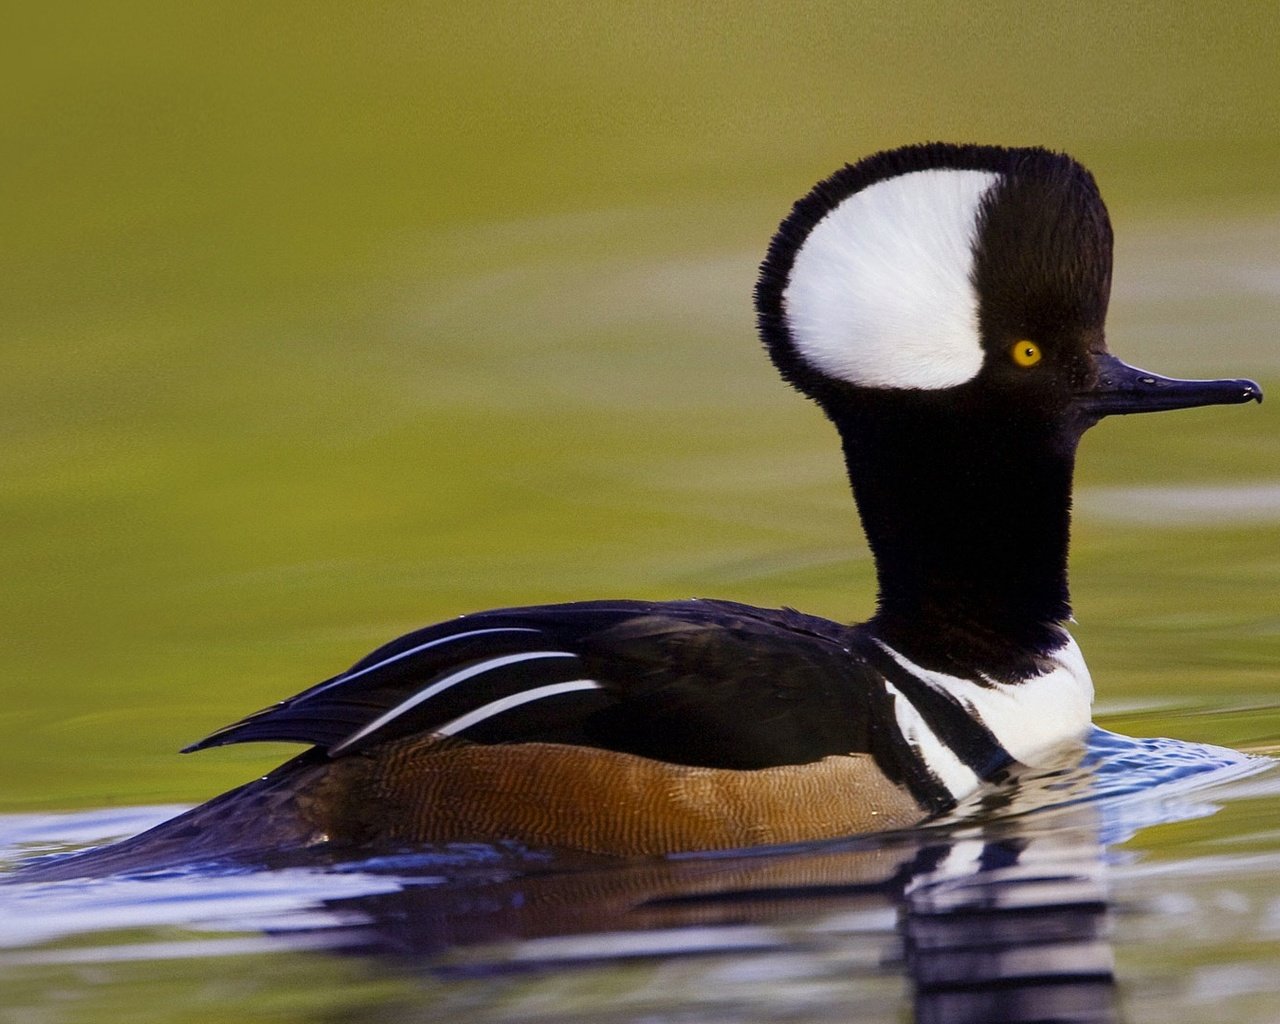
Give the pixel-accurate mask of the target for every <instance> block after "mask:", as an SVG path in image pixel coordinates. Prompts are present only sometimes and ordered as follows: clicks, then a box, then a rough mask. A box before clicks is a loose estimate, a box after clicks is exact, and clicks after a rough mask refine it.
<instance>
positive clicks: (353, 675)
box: [308, 626, 538, 696]
mask: <svg viewBox="0 0 1280 1024" xmlns="http://www.w3.org/2000/svg"><path fill="white" fill-rule="evenodd" d="M537 632H538V630H536V629H531V628H530V627H528V626H491V627H489V628H488V629H469V630H467V631H466V632H465V633H450V634H449V635H448V636H438V637H436V638H435V639H434V640H428V641H427V642H426V643H425V644H418V646H417V647H410V648H409V649H408V650H407V651H400V652H399V653H398V654H393V655H391V656H390V657H389V658H383V659H382V660H381V661H379V662H375V663H374V664H372V665H366V666H365V667H364V668H362V669H361V670H360V671H359V672H349V673H345V674H344V675H340V676H338V678H336V679H331V680H329V682H327V683H324V684H323V685H321V686H317V687H316V688H315V689H313V690H312V691H311V692H310V693H309V694H308V696H311V694H316V693H320V692H321V691H322V690H327V689H329V687H331V686H337V685H338V684H339V683H349V682H351V680H353V679H359V678H360V677H361V676H363V675H368V674H369V673H370V672H376V671H377V670H378V669H380V668H384V667H386V666H387V665H390V664H392V663H393V662H397V661H399V660H400V659H401V658H408V657H410V656H411V655H414V654H419V653H420V652H422V651H425V650H427V649H429V648H431V647H439V646H440V645H441V644H447V643H448V642H449V641H450V640H465V639H467V637H472V636H483V635H484V634H485V633H537Z"/></svg>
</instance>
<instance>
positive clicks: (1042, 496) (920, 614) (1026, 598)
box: [833, 414, 1075, 679]
mask: <svg viewBox="0 0 1280 1024" xmlns="http://www.w3.org/2000/svg"><path fill="white" fill-rule="evenodd" d="M833 418H834V419H835V421H836V425H837V428H838V429H839V430H840V434H841V437H842V439H843V441H844V451H845V459H846V463H847V465H848V469H849V478H850V481H851V483H852V485H853V493H854V497H855V498H856V500H857V503H858V509H859V512H860V514H861V516H862V523H863V527H864V529H865V530H866V534H867V539H868V541H869V542H870V545H871V551H872V554H873V555H874V556H875V563H876V576H877V581H878V584H879V598H878V604H877V612H876V617H875V619H874V620H873V621H872V624H871V625H872V628H873V629H874V630H875V632H876V634H877V635H878V636H879V637H881V638H882V639H883V640H884V641H885V642H886V643H888V644H889V645H890V646H891V647H894V648H895V649H897V650H899V651H901V653H903V654H904V655H906V656H907V657H909V658H911V659H912V660H913V661H916V662H917V663H919V664H922V665H924V666H926V667H930V668H935V669H937V670H939V671H949V672H952V673H962V674H970V673H972V672H975V671H977V672H983V673H986V674H989V675H991V676H993V677H996V678H1003V679H1018V678H1024V677H1026V676H1030V675H1034V674H1035V673H1036V672H1037V671H1039V670H1041V668H1042V667H1043V665H1044V659H1045V656H1046V655H1047V654H1048V653H1049V652H1050V651H1052V650H1053V649H1055V648H1056V647H1058V646H1060V645H1061V644H1062V643H1063V641H1064V640H1065V635H1064V630H1063V624H1064V623H1065V622H1066V621H1067V620H1068V619H1069V618H1070V615H1071V603H1070V594H1069V591H1068V587H1067V548H1068V544H1069V537H1070V502H1071V477H1072V471H1073V469H1074V463H1075V439H1074V438H1060V437H1054V436H1051V435H1050V434H1049V433H1048V430H1049V428H1047V427H1046V428H1043V429H1041V428H1039V427H1037V426H1036V425H1034V424H1016V423H1004V422H1001V421H1000V420H999V418H998V417H988V418H985V419H981V420H979V421H977V422H975V423H972V424H968V426H969V427H971V428H975V429H969V430H966V431H956V430H955V429H954V423H952V425H951V426H952V429H951V430H950V432H949V431H948V429H947V420H946V418H945V417H942V416H939V417H938V420H937V422H936V423H933V422H930V420H931V417H930V416H929V415H927V414H925V415H912V416H909V417H908V416H901V417H894V416H884V415H873V416H861V417H858V416H852V415H851V416H846V417H833Z"/></svg>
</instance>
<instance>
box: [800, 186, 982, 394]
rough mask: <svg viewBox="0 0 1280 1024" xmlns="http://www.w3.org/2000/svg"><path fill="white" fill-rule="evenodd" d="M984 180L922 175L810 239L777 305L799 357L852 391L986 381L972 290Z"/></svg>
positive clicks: (839, 213)
mask: <svg viewBox="0 0 1280 1024" xmlns="http://www.w3.org/2000/svg"><path fill="white" fill-rule="evenodd" d="M998 180H999V175H997V174H994V173H992V172H990V171H963V170H938V169H934V170H924V171H912V172H910V173H908V174H903V175H900V176H898V177H896V178H889V179H887V180H885V181H878V182H876V183H875V184H873V185H868V186H867V187H866V188H864V189H863V190H862V191H860V192H855V193H854V194H853V195H851V196H849V198H848V199H846V200H844V202H842V203H841V204H840V205H839V206H837V207H835V209H833V210H831V211H830V212H829V213H828V214H827V215H826V216H825V217H823V218H822V220H820V221H819V222H818V223H817V224H816V225H815V226H814V228H813V230H812V231H810V232H809V236H808V237H807V238H806V239H805V240H804V242H803V244H802V245H801V246H800V249H799V250H798V251H797V252H796V256H795V260H794V262H793V264H792V268H791V276H790V278H789V280H788V281H787V287H786V291H785V292H784V293H783V308H784V310H785V313H786V319H787V326H788V327H789V328H790V331H791V337H792V339H793V341H794V343H795V346H796V351H797V352H798V354H799V355H800V356H801V357H802V358H803V359H804V360H805V361H806V362H808V363H809V364H810V365H811V366H812V367H813V368H814V369H816V370H819V371H820V372H822V373H824V374H826V375H827V376H830V377H836V378H839V379H841V380H844V381H848V382H849V383H850V384H861V385H867V386H871V387H887V388H927V389H935V388H949V387H955V386H956V385H958V384H963V383H964V382H965V381H967V380H971V379H972V378H973V377H974V376H976V375H977V373H978V371H979V370H981V369H982V356H983V353H982V344H981V341H980V339H979V333H978V296H977V293H976V291H975V289H974V286H973V282H972V281H971V280H970V277H971V274H972V271H973V243H974V238H975V235H976V232H977V218H978V206H979V203H980V202H981V201H982V197H983V196H984V195H985V194H986V192H987V190H988V189H990V188H991V186H992V185H994V184H995V183H996V182H997V181H998Z"/></svg>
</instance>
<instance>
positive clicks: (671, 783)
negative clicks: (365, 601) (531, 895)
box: [131, 143, 1262, 854]
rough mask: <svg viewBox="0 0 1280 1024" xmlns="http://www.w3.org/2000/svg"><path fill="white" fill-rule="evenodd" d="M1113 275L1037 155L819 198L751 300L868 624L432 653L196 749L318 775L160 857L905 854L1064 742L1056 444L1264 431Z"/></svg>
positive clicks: (363, 676)
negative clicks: (1151, 340)
mask: <svg viewBox="0 0 1280 1024" xmlns="http://www.w3.org/2000/svg"><path fill="white" fill-rule="evenodd" d="M1111 249H1112V235H1111V226H1110V223H1109V220H1108V216H1107V211H1106V207H1105V206H1104V205H1103V202H1102V198H1101V196H1100V195H1099V193H1098V189H1097V186H1096V185H1095V183H1094V180H1093V177H1092V176H1091V175H1090V173H1089V172H1088V171H1087V170H1086V169H1085V168H1084V167H1082V166H1081V165H1080V164H1078V163H1076V162H1075V161H1074V160H1072V159H1071V158H1069V157H1067V156H1064V155H1062V154H1058V153H1053V152H1049V151H1047V150H1043V149H1005V148H999V147H994V146H958V145H948V144H940V143H935V144H928V145H920V146H909V147H906V148H902V149H897V150H893V151H890V152H885V153H880V154H878V155H875V156H872V157H870V158H868V159H865V160H863V161H861V162H859V163H857V164H854V165H849V166H846V167H844V168H843V169H842V170H839V171H837V172H836V173H835V174H834V175H832V176H831V177H830V178H828V179H827V180H825V181H823V182H821V183H820V184H818V185H817V186H816V187H815V188H814V189H813V191H811V192H810V193H809V194H808V195H807V196H805V197H804V198H803V199H801V200H800V201H799V202H798V203H796V205H795V207H794V208H793V210H792V211H791V213H790V215H789V216H788V217H787V218H786V219H785V220H784V221H783V222H782V225H781V227H780V229H779V231H778V233H777V235H776V236H775V237H774V239H773V241H772V244H771V245H770V247H769V251H768V255H767V257H766V258H765V260H764V264H763V266H762V268H761V272H760V278H759V282H758V284H757V287H756V292H755V298H756V306H757V310H758V313H759V326H760V332H761V335H762V337H763V339H764V343H765V345H766V347H767V348H768V351H769V353H770V355H771V356H772V358H773V361H774V362H775V364H776V365H777V367H778V369H779V370H780V372H781V373H782V375H783V377H784V378H785V379H786V380H787V381H789V382H790V383H791V384H792V385H794V386H795V387H797V388H798V389H799V390H800V391H802V392H804V393H805V394H806V395H808V396H809V397H810V398H812V399H814V400H815V401H816V402H817V403H818V404H819V405H820V406H821V408H822V409H823V411H824V412H825V413H826V414H827V416H828V417H830V419H831V420H832V422H833V423H834V424H835V426H836V429H837V430H838V432H839V434H840V438H841V441H842V442H843V447H844V454H845V459H846V463H847V466H848V472H849V478H850V480H851V482H852V486H853V493H854V497H855V499H856V501H857V506H858V509H859V512H860V513H861V517H862V522H863V526H864V528H865V530H866V533H867V536H868V539H869V541H870V546H871V550H872V552H873V554H874V556H875V565H876V576H877V581H878V587H879V598H878V603H877V608H876V613H875V615H874V617H873V618H872V619H870V620H869V621H868V622H866V623H863V624H861V625H856V626H846V625H841V624H838V623H835V622H830V621H827V620H824V619H820V618H815V617H812V616H809V615H804V614H801V613H800V612H797V611H793V610H790V609H780V610H772V609H761V608H753V607H748V606H745V605H741V604H734V603H730V602H726V601H712V600H688V601H673V602H663V603H651V602H641V601H600V602H587V603H579V604H564V605H548V606H541V607H530V608H514V609H504V610H499V611H487V612H480V613H478V614H474V615H466V616H463V617H461V618H458V619H454V620H452V621H450V622H445V623H441V624H439V625H435V626H430V627H427V628H426V629H422V630H419V631H417V632H414V633H410V634H408V635H407V636H403V637H401V638H400V639H398V640H394V641H392V642H391V643H389V644H387V645H386V646H384V647H382V648H380V649H379V650H377V651H374V652H373V653H372V654H370V655H369V656H368V657H366V658H364V659H363V660H362V661H360V662H358V663H357V664H356V665H355V666H353V667H352V668H351V669H349V670H347V671H346V672H344V673H342V674H341V675H338V676H335V677H333V678H332V679H329V680H328V681H327V682H323V683H320V684H319V685H317V686H314V687H312V688H311V689H309V690H306V691H304V692H303V693H301V694H298V695H297V696H295V697H292V698H290V699H288V700H285V701H283V702H281V703H279V704H276V705H274V706H272V707H269V708H266V709H264V710H262V711H259V712H257V713H256V714H253V715H250V716H249V717H247V718H245V719H243V720H242V721H240V722H237V723H235V724H233V725H229V726H227V727H226V728H223V729H221V730H219V731H218V732H216V733H214V734H213V735H211V736H209V737H208V738H207V739H204V740H201V741H200V742H199V743H195V744H193V745H192V746H190V747H188V748H187V750H198V749H202V748H205V747H214V746H220V745H222V744H226V743H239V742H244V741H250V740H285V741H297V742H302V743H308V744H312V748H311V749H310V750H308V751H307V752H306V753H304V754H302V755H301V756H299V757H297V758H295V759H294V760H292V761H290V762H288V763H287V764H285V765H282V766H281V767H280V768H278V769H276V770H275V771H274V772H272V773H271V774H270V775H268V776H267V777H266V778H265V779H262V780H258V781H256V782H252V783H249V784H248V785H247V786H244V787H241V788H240V789H238V790H234V791H232V792H231V793H228V794H224V796H222V797H220V798H217V799H216V800H214V801H211V802H210V803H209V804H206V805H204V806H203V807H201V808H196V809H195V810H194V811H191V812H188V814H187V815H184V816H182V817H180V818H178V819H175V821H174V822H171V823H168V824H166V825H162V826H160V827H159V829H157V830H155V839H157V840H160V839H163V838H164V837H166V836H173V837H178V836H182V837H184V840H183V841H184V842H187V843H188V844H189V845H191V846H192V848H194V849H201V848H205V849H216V848H217V847H218V843H217V841H216V840H215V839H214V838H213V833H214V832H217V831H222V832H224V833H225V832H227V831H228V830H229V829H230V826H231V825H232V824H235V825H236V826H237V827H238V828H239V830H240V831H241V832H243V831H246V826H247V831H250V832H253V833H254V834H255V839H256V841H258V842H260V843H262V842H290V841H292V842H305V843H310V842H336V843H363V842H368V841H391V842H432V841H452V840H496V839H510V840H516V841H521V842H525V843H531V844H537V845H549V846H558V847H570V848H576V849H582V850H587V851H594V852H600V853H610V854H653V853H666V852H672V851H679V850H690V849H700V848H713V847H736V846H746V845H751V844H760V843H775V842H789V841H797V840H804V839H813V838H822V837H830V836H838V835H844V834H849V833H853V832H859V831H869V830H876V829H883V828H892V827H901V826H906V825H909V824H913V823H916V822H919V821H921V820H923V819H925V818H927V817H929V816H932V815H935V814H938V813H940V812H943V811H946V810H948V809H949V808H952V807H954V806H955V805H956V803H957V801H959V800H961V799H963V798H964V797H966V796H968V795H969V794H971V793H972V792H974V791H975V790H976V789H978V787H979V786H980V785H982V784H983V783H984V782H988V781H993V780H999V779H1000V778H1001V777H1002V776H1003V775H1004V773H1005V772H1006V771H1007V770H1008V769H1009V768H1010V767H1011V766H1013V765H1015V763H1023V764H1034V763H1036V762H1037V761H1039V760H1041V759H1043V758H1045V757H1046V756H1047V755H1049V754H1050V753H1051V752H1053V751H1055V750H1057V749H1059V748H1062V747H1063V746H1064V745H1067V744H1070V743H1073V742H1077V741H1078V740H1079V739H1080V738H1081V737H1082V735H1083V734H1084V732H1085V730H1086V729H1087V727H1088V725H1089V720H1090V704H1091V701H1092V696H1093V686H1092V682H1091V681H1090V678H1089V673H1088V670H1087V669H1086V667H1085V664H1084V660H1083V658H1082V657H1081V654H1080V651H1079V648H1078V647H1077V646H1076V644H1075V642H1074V641H1073V640H1072V638H1071V637H1070V635H1069V634H1068V633H1067V630H1066V628H1065V623H1066V622H1067V621H1068V620H1069V618H1070V605H1069V599H1068V591H1067V544H1068V530H1069V517H1070V504H1071V475H1072V469H1073V465H1074V460H1075V452H1076V446H1077V443H1078V441H1079V439H1080V437H1081V435H1082V434H1083V432H1084V431H1085V430H1086V429H1087V428H1088V427H1090V426H1091V425H1093V424H1094V423H1096V422H1097V421H1098V420H1099V419H1100V418H1101V417H1103V416H1106V415H1110V414H1113V413H1134V412H1145V411H1151V410H1159V409H1176V408H1184V407H1190V406H1200V405H1213V404H1228V403H1240V402H1247V401H1260V400H1261V398H1262V393H1261V390H1260V389H1259V387H1258V386H1257V385H1256V384H1255V383H1253V382H1252V381H1248V380H1212V381H1187V380H1172V379H1169V378H1165V377H1159V376H1156V375H1154V374H1150V373H1147V372H1146V371H1144V370H1138V369H1135V368H1133V367H1130V366H1128V365H1126V364H1125V363H1123V362H1121V361H1120V360H1119V359H1117V358H1116V357H1114V356H1112V355H1111V354H1109V353H1108V351H1107V348H1106V343H1105V340H1104V334H1103V325H1104V319H1105V315H1106V310H1107V301H1108V296H1109V292H1110V286H1111ZM145 838H146V837H145V836H143V837H138V840H141V839H145ZM225 838H226V837H225V835H224V836H223V840H224V841H223V843H222V845H223V846H225V845H226V842H225ZM138 840H133V841H131V842H132V843H136V842H138Z"/></svg>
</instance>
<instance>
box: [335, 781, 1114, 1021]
mask: <svg viewBox="0 0 1280 1024" xmlns="http://www.w3.org/2000/svg"><path fill="white" fill-rule="evenodd" d="M363 867H364V868H365V869H366V870H368V869H369V868H370V867H372V865H370V864H368V863H366V864H365V865H363ZM401 867H402V868H403V865H401ZM1102 874H1103V872H1102V847H1101V845H1100V843H1099V840H1098V827H1097V816H1096V814H1095V812H1094V809H1093V808H1091V807H1087V806H1086V807H1082V808H1079V809H1076V810H1074V811H1072V812H1070V813H1069V814H1065V815H1063V816H1061V817H1060V819H1059V820H1058V821H1056V822H1055V825H1054V827H1053V828H1052V829H1051V830H1048V831H1045V832H1042V833H1038V834H1034V835H1032V834H1028V833H1027V831H1026V830H1025V829H1020V828H1017V827H1013V826H1011V824H1010V823H1009V822H1003V823H1002V822H999V821H996V822H993V823H991V824H988V825H979V826H968V827H958V828H954V829H946V828H943V829H936V830H930V831H928V832H926V833H923V834H915V835H912V834H902V835H896V836H893V837H882V838H880V839H879V840H878V841H876V842H874V843H873V842H870V841H868V842H865V843H864V842H856V841H850V842H847V843H842V844H826V847H825V848H824V849H822V850H813V849H808V850H799V849H798V850H796V851H793V852H789V853H781V854H780V853H777V852H774V853H772V854H767V855H764V854H752V855H735V856H717V857H689V858H682V859H677V860H669V861H662V862H656V863H644V864H635V865H629V866H625V867H616V866H615V867H612V868H600V869H596V870H583V871H575V872H571V873H560V872H554V871H553V872H549V873H532V874H528V875H525V876H522V877H518V878H509V879H502V880H499V881H494V882H490V883H487V884H480V885H475V884H470V885H461V886H457V887H450V886H445V887H437V886H420V887H413V886H410V887H406V888H405V889H402V890H400V891H397V892H388V893H381V894H377V895H370V896H357V897H354V898H345V899H340V900H335V901H332V902H330V903H329V904H328V907H329V909H330V910H332V911H340V912H342V913H343V914H345V915H353V916H355V917H357V918H358V919H360V920H361V921H363V922H364V924H363V927H362V928H361V929H360V930H359V933H358V934H357V935H353V936H352V938H353V942H352V944H351V945H350V946H349V947H348V952H351V953H359V954H367V953H369V952H370V951H372V950H376V951H377V952H378V953H380V954H382V955H394V956H396V957H398V958H400V959H401V960H402V961H404V962H408V963H417V964H424V963H425V964H428V965H430V969H431V970H432V971H433V972H436V973H443V974H446V975H452V976H460V977H476V976H490V977H492V976H495V975H501V974H506V973H509V972H513V971H529V970H533V969H538V970H543V971H554V970H557V969H567V968H569V967H574V966H582V965H584V964H589V963H591V962H593V961H595V962H601V961H616V960H618V959H619V958H624V957H640V956H645V957H649V956H671V955H675V954H683V955H689V954H697V953H700V954H724V953H735V952H736V953H739V954H744V955H745V954H751V953H757V954H759V953H768V952H770V951H776V950H781V949H790V950H793V951H794V950H795V949H796V948H797V947H800V948H803V949H804V950H805V952H806V953H807V954H808V955H809V956H810V957H812V958H814V959H821V958H822V957H823V955H824V953H829V952H831V951H832V950H833V949H834V950H836V951H839V950H840V948H841V946H842V945H843V943H842V942H841V938H842V936H841V933H842V932H847V931H848V930H850V929H852V930H854V931H857V932H858V933H859V935H860V938H861V940H862V941H863V942H865V941H866V940H867V939H873V941H874V942H875V943H876V946H877V948H876V950H875V956H874V957H870V958H868V956H867V955H866V951H865V950H864V951H862V953H861V954H860V955H859V956H856V957H854V958H851V961H850V963H849V969H850V970H854V971H857V970H860V969H863V966H864V965H865V964H867V963H868V962H870V963H871V965H872V966H873V968H874V969H876V970H878V971H880V972H884V971H894V972H896V971H903V972H905V974H906V975H907V976H908V978H909V979H910V981H911V983H912V990H913V992H914V1000H915V1011H916V1019H917V1020H918V1021H919V1022H921V1024H925V1022H935V1021H936V1022H943V1021H945V1022H947V1024H966V1022H970V1021H973V1022H978V1021H982V1022H988V1024H989V1022H993V1021H1010V1022H1014V1021H1036V1020H1046V1019H1052V1020H1057V1021H1080V1022H1083V1021H1109V1020H1114V1019H1116V1015H1115V1009H1114V993H1113V987H1114V979H1113V975H1112V957H1111V951H1110V948H1109V947H1108V945H1107V943H1106V940H1105V934H1106V918H1107V901H1106V898H1105V892H1104V885H1103V877H1102ZM815 917H816V918H817V920H816V921H815V920H814V919H815ZM802 925H805V926H807V928H806V930H805V931H803V932H801V933H800V934H793V933H792V930H791V928H789V926H796V927H799V926H802ZM868 925H872V926H873V927H871V928H870V929H869V928H868ZM824 947H827V948H826V949H824ZM825 1009H826V1010H827V1012H826V1013H824V1014H823V1015H822V1019H827V1017H830V1019H843V1018H845V1017H846V1015H848V1014H849V1013H850V1012H856V1011H857V1010H858V1007H856V1006H844V1007H841V1006H830V1007H828V1008H825ZM760 1019H766V1018H764V1017H761V1018H760Z"/></svg>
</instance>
